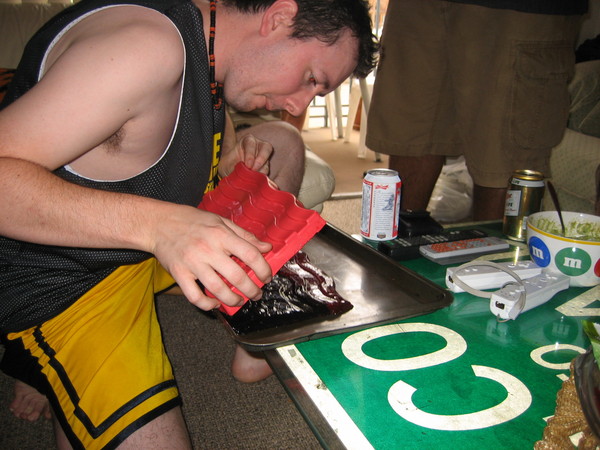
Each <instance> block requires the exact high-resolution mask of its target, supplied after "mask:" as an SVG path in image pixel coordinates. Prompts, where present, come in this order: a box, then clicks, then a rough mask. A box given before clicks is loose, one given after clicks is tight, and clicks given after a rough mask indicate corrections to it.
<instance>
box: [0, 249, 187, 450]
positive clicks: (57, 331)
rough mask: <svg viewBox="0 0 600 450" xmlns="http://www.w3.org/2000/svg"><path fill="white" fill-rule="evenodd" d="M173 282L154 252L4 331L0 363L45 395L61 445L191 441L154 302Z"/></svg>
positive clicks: (179, 444)
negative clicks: (55, 309)
mask: <svg viewBox="0 0 600 450" xmlns="http://www.w3.org/2000/svg"><path fill="white" fill-rule="evenodd" d="M173 283H174V281H173V279H172V278H171V277H170V276H169V275H168V273H167V272H166V271H164V269H162V268H161V267H160V265H159V264H158V263H157V262H156V260H154V259H150V260H147V261H144V262H142V263H139V264H133V265H129V266H123V267H120V268H118V269H117V270H115V271H114V272H113V273H112V274H111V275H109V277H107V278H106V279H105V280H104V281H102V282H101V283H100V284H98V285H97V286H96V287H94V288H93V289H92V290H90V291H89V292H88V293H86V294H85V295H84V296H82V297H81V298H80V299H79V300H78V301H77V302H76V303H74V304H73V305H71V307H69V308H68V309H67V310H65V311H64V312H63V313H61V314H59V315H58V316H56V317H54V318H52V319H50V320H48V321H47V322H44V323H43V324H41V325H39V326H36V327H33V328H31V329H28V330H24V331H22V332H18V333H11V334H8V335H5V336H3V343H4V344H5V354H4V357H3V361H2V370H3V371H4V372H6V373H7V374H8V375H12V376H14V377H15V378H18V379H20V380H22V381H25V380H30V381H31V385H32V386H34V387H35V389H37V390H38V391H39V393H41V394H44V395H46V397H47V398H48V400H49V402H50V404H51V406H52V412H53V415H54V417H55V419H56V421H57V422H56V424H55V429H56V438H57V444H58V445H59V448H69V446H70V445H73V446H74V447H86V448H87V447H98V448H100V447H104V446H119V445H121V444H123V445H128V444H126V442H127V441H128V440H129V438H130V437H131V440H130V442H134V443H137V447H136V445H130V447H129V448H133V447H136V448H140V445H139V443H140V442H151V443H152V445H154V446H155V448H167V447H173V446H175V448H189V447H190V443H189V437H188V434H187V430H186V427H185V424H184V423H183V420H182V419H181V418H180V416H181V412H180V411H179V406H180V403H181V400H180V398H179V393H178V390H177V386H176V383H175V380H174V377H173V374H172V370H171V366H170V363H169V360H168V358H167V356H166V354H165V352H164V347H163V344H162V336H161V332H160V326H159V324H158V320H157V317H156V310H155V307H154V294H155V292H162V291H163V290H165V289H166V288H168V287H169V286H170V285H172V284H173ZM136 300H137V301H136ZM7 356H8V357H7ZM116 375H118V376H116ZM158 430H160V431H158ZM69 443H71V444H69ZM174 443H175V444H174ZM148 446H149V445H142V446H141V448H146V447H148ZM125 448H127V447H125Z"/></svg>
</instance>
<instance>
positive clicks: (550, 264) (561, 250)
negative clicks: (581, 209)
mask: <svg viewBox="0 0 600 450" xmlns="http://www.w3.org/2000/svg"><path fill="white" fill-rule="evenodd" d="M562 215H563V220H564V224H565V233H564V235H563V233H562V228H561V224H560V219H559V217H558V213H557V212H556V211H543V212H538V213H535V214H532V215H531V216H529V217H528V219H527V246H528V247H529V254H530V256H531V259H532V260H533V261H534V262H535V263H536V264H537V265H538V266H540V267H542V268H543V270H544V272H550V273H561V274H564V275H568V276H569V277H571V286H582V287H586V286H595V285H597V284H599V283H600V217H599V216H594V215H591V214H583V213H577V212H570V211H566V212H563V213H562Z"/></svg>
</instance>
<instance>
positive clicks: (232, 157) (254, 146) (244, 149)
mask: <svg viewBox="0 0 600 450" xmlns="http://www.w3.org/2000/svg"><path fill="white" fill-rule="evenodd" d="M272 154H273V146H272V145H271V144H270V143H268V142H265V141H262V140H260V139H258V138H256V137H255V136H253V135H251V134H247V135H245V136H244V137H242V138H241V139H240V141H239V142H237V143H236V144H235V146H234V147H233V149H231V150H229V151H227V152H223V157H222V158H221V161H220V162H219V175H221V177H225V176H227V175H229V174H230V173H231V172H233V168H234V167H235V165H236V164H237V163H238V162H240V161H242V162H243V163H244V164H245V165H246V167H248V168H249V169H252V170H255V171H257V172H261V173H264V174H265V175H267V176H268V175H269V171H270V167H269V160H270V159H271V155H272Z"/></svg>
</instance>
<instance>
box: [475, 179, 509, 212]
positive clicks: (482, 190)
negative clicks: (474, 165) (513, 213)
mask: <svg viewBox="0 0 600 450" xmlns="http://www.w3.org/2000/svg"><path fill="white" fill-rule="evenodd" d="M505 204H506V188H490V187H485V186H479V185H477V184H476V185H474V186H473V220H498V219H502V217H504V206H505Z"/></svg>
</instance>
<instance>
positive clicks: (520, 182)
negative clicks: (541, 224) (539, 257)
mask: <svg viewBox="0 0 600 450" xmlns="http://www.w3.org/2000/svg"><path fill="white" fill-rule="evenodd" d="M545 187H546V184H545V182H544V175H543V174H542V173H541V172H537V171H535V170H515V172H514V173H513V175H512V177H511V179H510V181H509V184H508V190H507V191H506V204H505V207H504V221H503V224H502V225H503V226H502V231H503V233H504V234H505V235H506V236H507V237H509V238H510V239H513V240H516V241H525V239H526V237H527V236H526V232H527V218H528V217H529V216H530V215H531V214H533V213H536V212H538V211H539V210H540V209H541V207H542V197H543V196H544V189H545Z"/></svg>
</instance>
